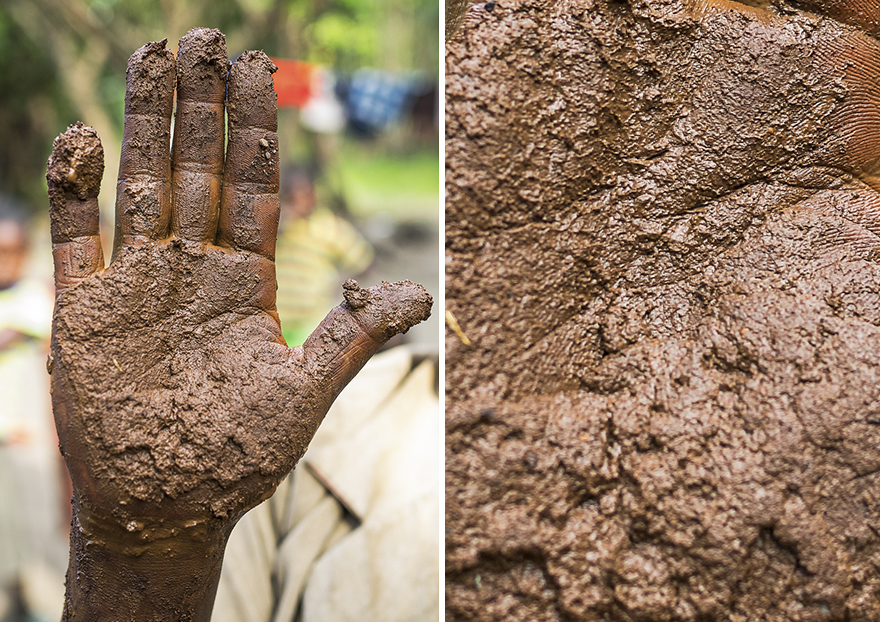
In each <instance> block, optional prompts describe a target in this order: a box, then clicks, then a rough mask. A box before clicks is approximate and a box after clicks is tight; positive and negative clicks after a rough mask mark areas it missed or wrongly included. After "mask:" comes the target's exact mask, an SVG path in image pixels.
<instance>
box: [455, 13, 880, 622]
mask: <svg viewBox="0 0 880 622" xmlns="http://www.w3.org/2000/svg"><path fill="white" fill-rule="evenodd" d="M470 11H471V13H470V14H469V15H468V17H467V19H465V20H464V23H463V26H462V27H461V29H460V30H459V33H458V34H457V35H456V37H455V39H453V40H452V41H451V42H450V43H449V44H448V45H447V55H446V76H447V83H446V92H447V99H446V121H447V122H446V132H447V134H446V136H447V141H446V156H447V157H446V167H447V168H446V170H447V177H446V193H447V195H446V210H447V212H446V232H447V245H446V250H447V257H446V266H447V275H446V277H447V280H446V282H447V290H446V293H447V298H446V300H447V305H448V308H449V309H450V310H451V311H452V312H453V313H454V315H455V317H456V318H457V320H458V324H459V325H460V328H461V330H462V331H463V333H464V334H465V335H467V336H468V338H469V340H470V342H471V343H470V345H468V344H466V343H465V342H464V341H463V339H461V338H460V336H458V335H457V334H455V332H454V331H452V330H450V331H448V332H447V337H446V352H447V358H446V361H447V367H446V370H447V372H446V374H447V375H446V388H447V400H446V406H447V428H446V429H447V454H446V456H447V461H446V468H447V480H446V482H447V489H446V490H447V494H446V501H447V502H446V525H447V534H448V535H447V538H446V547H447V548H446V551H447V556H446V562H447V566H446V578H447V595H446V605H447V612H446V619H447V620H505V621H509V620H529V621H530V622H534V621H543V620H547V621H548V622H549V621H551V620H560V619H561V620H587V621H590V622H592V621H594V620H596V621H600V620H608V621H611V622H617V621H620V622H624V621H625V622H631V621H633V620H638V621H650V622H660V621H675V622H679V621H688V622H698V621H701V620H735V621H737V622H742V621H745V620H767V621H773V622H777V621H778V622H783V621H784V622H788V621H791V620H801V621H823V622H832V621H834V622H836V621H840V620H859V621H871V620H877V619H880V602H878V599H877V594H878V593H880V572H878V566H877V565H876V560H877V559H878V558H877V554H878V551H880V538H878V534H877V532H876V525H877V524H878V521H880V503H878V498H880V497H878V495H877V491H878V488H877V486H878V481H880V480H878V470H877V467H878V460H877V451H876V447H877V444H878V442H880V437H878V432H877V428H876V425H875V423H872V422H875V421H876V420H877V404H878V398H880V390H878V383H877V382H876V377H877V374H878V370H880V355H878V352H880V330H878V326H880V304H878V303H877V301H878V300H880V267H878V263H877V256H878V250H880V237H878V232H880V182H878V179H880V178H878V175H880V90H878V86H877V85H878V84H880V42H878V34H877V23H878V19H880V2H877V1H876V0H867V1H862V2H858V1H855V2H799V3H795V2H787V1H785V2H783V1H778V0H773V1H769V0H768V1H761V0H750V1H749V2H747V3H737V2H720V1H699V2H677V1H675V0H672V1H668V0H663V1H661V0H644V1H643V0H636V1H632V2H613V1H605V0H592V1H590V0H573V1H562V0H560V1H550V0H507V1H506V2H499V3H498V4H497V6H496V8H495V9H494V10H493V12H492V13H491V14H487V13H486V12H485V11H484V12H482V13H477V9H476V8H475V7H474V8H471V9H470ZM472 17H473V19H472Z"/></svg>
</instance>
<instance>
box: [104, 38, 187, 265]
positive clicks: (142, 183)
mask: <svg viewBox="0 0 880 622" xmlns="http://www.w3.org/2000/svg"><path fill="white" fill-rule="evenodd" d="M166 41H167V40H166V39H163V40H162V41H155V42H153V43H148V44H146V45H145V46H143V47H141V48H140V49H139V50H137V51H136V52H135V53H134V54H132V55H131V58H130V59H129V61H128V70H127V71H126V84H125V124H124V129H123V134H122V157H121V158H120V161H119V181H118V182H117V185H116V236H115V238H114V240H113V254H114V256H115V255H116V254H117V253H118V252H119V250H120V249H121V248H122V246H123V245H128V244H137V243H140V242H142V241H144V240H158V239H161V238H164V237H165V236H167V235H168V226H169V220H170V218H171V153H170V149H169V145H170V138H171V110H172V108H173V105H174V101H173V97H174V83H175V81H176V65H175V61H174V55H173V54H172V53H171V52H170V51H169V50H167V49H165V43H166Z"/></svg>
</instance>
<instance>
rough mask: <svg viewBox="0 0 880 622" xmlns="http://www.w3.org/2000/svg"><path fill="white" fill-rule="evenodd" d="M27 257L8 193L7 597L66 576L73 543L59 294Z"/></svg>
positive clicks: (0, 521)
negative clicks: (29, 269) (58, 364)
mask: <svg viewBox="0 0 880 622" xmlns="http://www.w3.org/2000/svg"><path fill="white" fill-rule="evenodd" d="M27 259H28V236H27V218H26V216H25V213H24V210H23V209H21V207H19V206H18V205H17V204H16V203H15V202H13V201H12V200H11V199H9V198H7V197H2V196H0V591H6V592H7V595H8V594H10V593H13V592H14V593H18V592H19V590H20V588H23V586H22V583H24V582H27V576H26V575H31V576H33V575H34V574H38V575H40V576H44V575H45V573H46V572H47V570H46V569H47V568H49V569H54V570H55V571H56V572H57V574H58V580H59V581H60V580H61V578H62V577H63V570H64V566H65V557H66V548H67V547H66V545H65V541H64V535H65V534H64V532H63V523H64V519H63V517H62V513H61V504H60V503H59V497H60V495H61V494H62V492H61V491H62V486H61V484H60V477H59V475H60V472H61V471H60V468H59V457H60V455H59V452H58V449H57V445H58V441H57V438H56V436H55V432H54V426H53V423H52V416H51V410H50V408H49V382H48V380H49V376H48V374H47V373H46V355H47V351H48V339H49V333H50V328H51V318H52V304H53V302H52V292H51V289H50V288H49V286H48V284H46V283H44V282H41V281H40V280H39V279H36V278H32V277H28V276H26V275H25V268H26V264H27ZM48 572H50V573H51V572H52V570H48ZM0 601H4V602H9V599H8V598H7V599H0ZM56 602H57V598H56ZM35 606H36V607H37V608H39V607H40V605H39V604H37V605H35ZM57 613H58V615H59V616H60V614H61V610H60V608H59V609H58V611H57ZM2 615H3V612H0V616H2Z"/></svg>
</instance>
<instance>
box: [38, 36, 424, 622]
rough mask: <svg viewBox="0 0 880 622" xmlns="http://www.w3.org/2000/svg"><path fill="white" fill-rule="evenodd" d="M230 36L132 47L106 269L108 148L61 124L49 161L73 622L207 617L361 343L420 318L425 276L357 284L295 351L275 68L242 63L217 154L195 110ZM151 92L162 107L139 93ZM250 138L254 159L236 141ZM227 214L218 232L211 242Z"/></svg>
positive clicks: (368, 347) (204, 99) (82, 129)
mask: <svg viewBox="0 0 880 622" xmlns="http://www.w3.org/2000/svg"><path fill="white" fill-rule="evenodd" d="M221 49H222V51H223V53H224V54H225V47H223V38H222V34H220V33H219V32H217V31H206V30H196V31H190V33H188V35H187V36H186V37H184V40H182V42H181V52H180V55H181V57H182V58H183V59H184V62H181V63H180V64H179V65H177V64H176V63H175V59H174V57H173V56H172V55H170V53H167V51H166V50H165V49H164V42H159V43H152V44H148V45H147V46H144V48H142V49H141V50H139V51H138V52H136V53H135V55H133V57H132V60H131V62H130V63H129V72H128V95H127V96H126V131H125V137H126V139H125V140H126V142H124V144H123V148H122V161H123V169H124V171H125V172H124V173H120V187H121V191H120V197H121V200H122V201H123V207H121V208H120V209H121V210H122V212H123V213H124V215H125V218H123V219H122V221H121V222H120V223H118V228H117V238H116V245H115V252H114V258H113V261H112V263H111V264H110V265H109V266H107V267H106V268H105V267H104V262H103V259H102V258H101V256H100V243H98V244H97V251H96V250H95V248H96V247H95V242H96V241H97V239H98V238H97V234H98V207H97V200H96V197H97V193H98V187H99V184H100V176H101V172H102V169H103V161H102V160H103V154H102V149H101V145H100V141H99V139H98V137H97V135H96V134H95V132H94V130H92V129H91V128H89V127H86V126H83V125H82V124H77V125H75V126H71V127H70V128H68V130H67V132H65V133H64V134H63V135H61V136H59V137H58V139H56V141H55V145H54V148H53V153H52V157H51V158H50V161H49V172H48V174H47V180H48V183H49V194H50V204H51V219H52V240H53V246H54V249H53V250H54V253H55V260H56V263H55V266H56V282H57V285H58V290H57V291H58V295H57V299H56V307H55V315H54V320H53V332H52V346H51V356H50V359H49V372H50V373H51V375H52V401H53V410H54V414H55V420H56V424H57V429H58V436H59V441H60V446H61V451H62V454H63V456H64V459H65V461H66V463H67V465H68V469H69V471H70V475H71V479H72V481H73V488H74V500H73V504H74V515H73V524H72V529H71V557H70V567H69V570H68V576H67V600H66V606H65V613H64V618H63V619H64V620H65V621H74V620H77V621H78V620H137V621H139V622H146V621H157V622H158V621H160V620H161V621H166V622H167V621H170V620H192V621H203V622H204V621H207V620H209V619H210V615H211V609H212V605H213V599H214V592H215V590H216V587H217V581H218V579H219V573H220V567H221V563H222V559H223V550H224V548H225V544H226V540H227V538H228V536H229V533H230V532H231V530H232V528H233V526H234V525H235V523H236V521H237V520H238V519H239V518H240V517H241V516H242V515H243V514H244V513H245V512H246V511H247V510H248V509H250V508H251V507H253V506H254V505H256V504H257V503H259V502H260V501H262V500H264V499H266V498H268V497H269V496H270V495H271V494H272V492H273V491H274V490H275V487H276V486H277V484H278V482H279V481H280V480H281V479H282V478H283V477H284V476H286V475H287V474H288V473H289V472H290V471H291V469H293V467H294V465H295V464H296V462H297V461H298V460H299V458H300V457H301V456H302V455H303V453H304V452H305V450H306V448H307V446H308V444H309V441H310V440H311V438H312V436H313V435H314V433H315V431H316V430H317V428H318V426H319V424H320V423H321V421H322V419H323V417H324V415H325V414H326V412H327V410H328V409H329V407H330V405H331V404H332V402H333V400H334V399H335V398H336V396H337V395H338V394H339V392H340V391H341V390H342V389H343V388H344V387H345V385H346V384H347V383H348V381H349V380H350V379H351V378H352V377H353V376H354V375H355V374H356V373H357V371H358V370H359V369H360V368H361V367H362V366H363V365H364V364H365V363H366V362H367V360H368V359H369V358H370V356H372V354H374V353H375V352H376V351H377V350H378V349H379V348H380V347H381V346H382V345H383V344H384V343H385V342H386V341H387V340H388V339H390V338H391V337H393V336H394V335H397V334H399V333H403V332H406V331H407V330H408V329H409V328H410V327H411V326H413V325H414V324H416V323H418V322H421V321H423V320H425V319H426V318H427V317H428V316H429V315H430V310H431V305H432V300H431V296H430V295H429V294H428V293H427V292H426V291H425V289H424V288H423V287H422V286H420V285H416V284H414V283H411V282H409V281H403V282H400V283H381V284H379V285H376V286H374V287H370V288H366V289H365V288H361V287H360V286H359V285H358V283H356V282H355V281H352V280H349V281H348V282H346V284H345V288H344V292H343V293H344V298H345V301H344V302H343V303H342V304H341V305H340V306H338V307H337V308H335V309H333V310H332V311H330V314H329V315H328V316H327V318H326V319H325V320H324V321H323V322H322V323H321V325H320V326H319V327H318V328H317V329H316V330H315V332H314V333H313V334H312V335H311V337H309V339H308V340H307V341H306V343H305V344H304V345H303V346H301V347H297V348H288V347H287V345H286V344H285V342H284V339H283V337H282V335H281V329H280V327H279V324H278V317H277V313H276V312H275V291H276V281H275V268H274V264H273V262H272V256H273V255H274V236H275V230H276V227H277V215H278V214H277V209H274V211H273V205H277V190H278V168H277V149H276V150H275V151H274V152H272V153H271V154H270V156H271V157H268V158H267V157H265V156H264V155H262V153H263V152H265V147H264V146H263V141H264V140H265V136H266V133H267V132H274V131H275V129H276V126H275V124H276V123H277V121H275V109H274V106H275V96H274V91H272V89H271V81H272V78H271V72H272V71H273V70H274V66H272V65H271V62H269V61H268V58H267V57H266V56H265V54H263V53H262V52H256V53H251V52H248V53H245V54H244V55H242V57H241V59H240V60H239V61H238V63H237V64H236V65H235V66H234V67H233V69H232V72H231V74H230V78H229V80H230V81H232V82H233V84H232V85H231V86H230V89H229V91H230V95H229V104H228V105H229V106H230V108H234V110H235V113H234V114H233V113H230V120H231V121H230V123H231V133H232V134H233V135H232V136H231V137H230V142H229V144H230V147H229V149H228V150H227V154H226V158H225V162H224V161H223V159H222V156H223V154H222V145H223V135H222V131H223V127H222V124H221V125H220V126H216V125H211V124H208V125H206V126H201V125H200V124H199V123H196V122H195V119H197V118H198V117H199V115H202V116H204V115H205V114H207V115H209V116H210V115H211V114H215V113H216V112H217V109H216V106H217V104H218V102H217V97H218V96H219V94H220V93H221V92H222V93H223V94H225V86H224V85H225V81H226V73H225V67H226V66H227V65H226V63H228V61H225V56H223V58H220V57H219V56H218V50H221ZM218 59H219V60H218ZM239 63H240V64H241V65H240V66H239ZM217 67H219V68H220V69H219V70H218V69H217ZM235 67H239V69H238V70H236V68H235ZM221 74H222V75H221ZM174 76H176V78H177V80H178V82H177V83H178V88H179V92H180V97H182V98H183V102H184V105H183V106H182V111H181V109H180V108H179V112H178V115H179V127H180V128H181V130H182V132H183V134H184V135H181V137H180V138H179V139H178V140H176V141H175V148H174V150H173V157H171V156H169V154H170V153H171V150H170V145H169V135H168V133H167V126H166V123H167V121H168V118H169V117H168V116H167V115H170V108H169V109H165V108H163V107H162V106H164V105H165V103H167V102H170V101H171V97H172V93H173V85H174V81H173V80H172V78H173V77H174ZM218 80H221V83H220V86H219V87H218V83H217V81H218ZM157 81H158V82H157ZM157 85H158V86H157ZM266 85H269V86H268V88H266ZM155 89H167V92H164V93H159V94H157V93H155V92H154V91H155ZM146 98H152V99H151V100H150V101H153V99H155V100H156V101H157V102H159V104H156V103H155V102H153V103H151V104H150V106H149V107H148V108H142V107H141V103H142V100H143V101H146ZM139 102H141V103H139ZM219 106H220V118H221V119H222V111H223V100H222V99H221V100H220V102H219ZM212 127H213V128H214V129H215V130H219V131H220V132H221V133H220V135H219V136H216V135H214V134H212V133H211V132H210V129H211V128H212ZM198 136H201V137H202V138H203V139H204V140H201V141H200V140H197V139H196V138H198ZM194 137H195V138H194ZM218 145H219V146H220V147H221V151H220V152H218V150H217V146H218ZM233 145H234V146H233ZM273 145H275V146H277V140H276V141H275V142H274V143H273ZM261 149H262V151H260V150H261ZM255 151H259V152H260V154H261V155H260V160H261V162H260V163H259V167H257V168H259V171H258V172H255V171H256V169H255V168H254V166H252V165H251V164H250V163H251V161H252V160H251V159H250V158H249V157H244V156H242V155H241V154H242V153H244V154H248V153H253V152H255ZM218 158H219V160H218ZM126 163H127V164H126ZM220 166H223V180H222V184H223V191H222V192H223V196H221V193H220V179H219V177H218V174H219V171H220V170H221V169H220ZM172 179H173V180H174V184H173V192H172V183H171V181H172ZM200 184H201V186H200ZM212 184H213V185H214V186H215V187H216V189H217V191H218V192H216V193H214V194H211V193H202V194H201V195H199V196H200V197H201V203H200V202H198V201H196V200H195V199H194V196H195V194H198V193H195V191H193V190H192V188H193V187H196V188H198V187H210V186H211V185H212ZM194 193H195V194H194ZM227 194H228V197H227V196H226V195H227ZM131 197H135V199H136V200H131V201H129V198H131ZM126 201H128V202H126ZM227 211H229V212H230V213H226V212H227ZM218 221H219V222H220V223H222V225H223V226H225V227H226V229H225V231H226V232H227V235H226V236H225V237H223V236H222V235H220V236H218V237H217V238H216V239H215V238H214V235H215V234H216V223H217V222H218ZM212 222H213V223H215V224H214V225H213V228H212V225H211V223H212ZM208 236H210V240H208V241H206V238H207V237H208Z"/></svg>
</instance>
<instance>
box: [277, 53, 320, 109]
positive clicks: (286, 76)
mask: <svg viewBox="0 0 880 622" xmlns="http://www.w3.org/2000/svg"><path fill="white" fill-rule="evenodd" d="M272 62H273V63H275V66H276V67H278V71H276V72H275V73H274V74H273V75H272V78H273V79H274V80H275V93H276V94H277V95H278V107H279V108H302V107H303V106H305V105H306V103H307V102H308V101H309V99H310V98H311V97H312V95H313V93H312V74H314V72H315V68H316V67H315V65H313V64H311V63H305V62H303V61H299V60H288V59H283V58H273V59H272Z"/></svg>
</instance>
